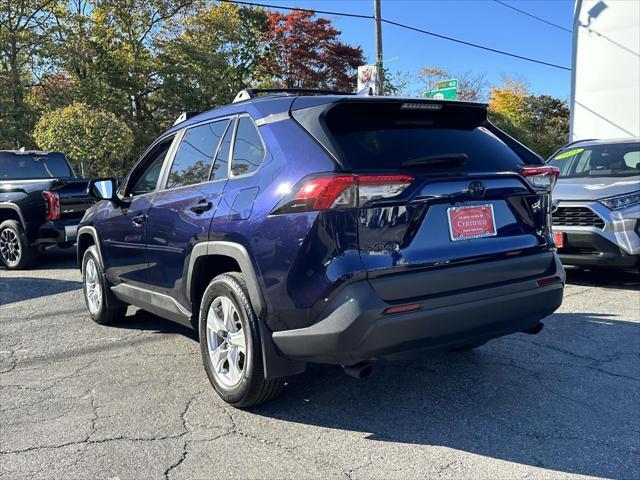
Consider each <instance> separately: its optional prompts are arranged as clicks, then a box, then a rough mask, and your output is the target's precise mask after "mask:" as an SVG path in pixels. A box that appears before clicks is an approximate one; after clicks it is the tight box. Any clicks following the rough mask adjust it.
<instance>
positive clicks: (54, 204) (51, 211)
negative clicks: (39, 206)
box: [42, 191, 60, 220]
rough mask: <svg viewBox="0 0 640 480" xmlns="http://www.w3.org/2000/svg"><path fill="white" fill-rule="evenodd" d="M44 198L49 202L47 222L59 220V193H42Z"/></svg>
mask: <svg viewBox="0 0 640 480" xmlns="http://www.w3.org/2000/svg"><path fill="white" fill-rule="evenodd" d="M42 196H43V197H44V199H45V201H46V202H47V216H46V219H47V220H58V219H59V218H60V197H59V196H58V192H47V191H44V192H42Z"/></svg>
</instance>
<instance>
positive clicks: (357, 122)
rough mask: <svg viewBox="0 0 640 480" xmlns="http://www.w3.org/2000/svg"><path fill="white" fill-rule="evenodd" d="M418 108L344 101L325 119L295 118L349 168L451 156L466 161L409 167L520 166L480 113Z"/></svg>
mask: <svg viewBox="0 0 640 480" xmlns="http://www.w3.org/2000/svg"><path fill="white" fill-rule="evenodd" d="M422 105H424V104H421V103H412V102H404V103H403V102H346V103H342V104H337V105H335V106H333V107H331V108H330V109H329V110H328V112H326V115H324V116H318V115H316V116H315V117H312V116H311V115H305V114H304V112H301V113H299V114H297V115H294V116H295V117H296V118H297V119H299V121H300V122H301V123H302V125H303V126H304V127H305V128H307V130H309V131H312V132H313V131H314V128H315V129H316V130H315V131H316V132H318V134H316V135H314V136H316V137H317V138H319V139H320V141H321V142H322V143H325V144H326V146H327V148H328V149H329V150H330V151H332V152H334V153H335V155H336V156H337V158H338V159H339V160H340V162H341V163H342V164H343V165H344V166H345V167H346V168H348V169H353V170H396V169H398V168H401V167H402V164H403V163H404V162H409V161H419V159H423V160H424V159H425V157H438V156H441V155H445V156H446V155H449V156H451V155H452V154H465V155H466V156H467V157H468V159H467V160H466V163H464V165H446V164H445V165H443V164H442V163H440V165H437V164H435V165H434V164H431V165H429V166H420V167H416V166H414V167H411V168H412V169H419V168H425V169H428V171H442V170H444V171H452V170H453V171H478V172H494V171H512V170H514V169H515V168H517V167H518V166H519V165H522V164H523V163H525V162H524V161H523V160H522V158H520V156H518V154H517V153H516V152H515V151H514V150H512V149H511V148H510V147H509V146H508V145H507V144H506V143H505V142H503V141H502V140H501V139H500V138H498V136H496V135H494V134H493V133H492V131H491V128H493V127H491V126H489V125H488V123H487V120H486V110H485V109H483V108H481V107H472V106H465V105H464V104H460V105H451V104H447V105H444V106H440V109H438V110H429V109H428V108H422V107H421V106H422ZM432 105H433V104H432ZM432 105H428V106H432ZM434 108H438V105H437V104H436V105H435V107H434ZM309 110H311V109H309ZM294 114H295V112H294ZM314 123H315V124H316V125H318V127H314V126H313V124H314ZM318 128H319V129H320V130H318ZM529 153H530V155H531V156H532V158H534V160H535V162H537V163H539V162H540V160H539V159H537V158H536V157H535V155H534V154H533V153H531V152H529Z"/></svg>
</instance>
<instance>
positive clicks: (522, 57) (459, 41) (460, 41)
mask: <svg viewBox="0 0 640 480" xmlns="http://www.w3.org/2000/svg"><path fill="white" fill-rule="evenodd" d="M382 21H383V22H384V23H388V24H390V25H395V26H396V27H402V28H406V29H407V30H413V31H414V32H420V33H424V34H425V35H431V36H432V37H437V38H442V39H444V40H450V41H452V42H456V43H461V44H462V45H468V46H469V47H475V48H479V49H481V50H487V51H489V52H494V53H499V54H500V55H506V56H508V57H513V58H519V59H520V60H526V61H527V62H533V63H539V64H540V65H546V66H548V67H554V68H560V69H562V70H569V71H571V69H570V68H569V67H564V66H562V65H557V64H555V63H549V62H544V61H542V60H536V59H535V58H530V57H524V56H522V55H517V54H515V53H509V52H505V51H503V50H497V49H495V48H491V47H485V46H484V45H479V44H477V43H472V42H467V41H465V40H460V39H458V38H453V37H448V36H446V35H441V34H439V33H435V32H430V31H429V30H423V29H421V28H417V27H412V26H411V25H405V24H404V23H400V22H394V21H392V20H386V19H384V18H383V19H382Z"/></svg>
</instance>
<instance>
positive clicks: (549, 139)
mask: <svg viewBox="0 0 640 480" xmlns="http://www.w3.org/2000/svg"><path fill="white" fill-rule="evenodd" d="M489 118H490V120H491V121H492V122H493V123H494V124H495V125H496V126H498V127H499V128H501V129H502V130H504V131H505V132H507V133H508V134H509V135H511V136H512V137H514V138H516V139H518V140H519V141H521V142H522V143H524V144H525V145H527V146H528V147H530V148H531V149H533V150H534V151H536V152H537V153H538V154H540V155H541V156H543V157H548V156H549V155H551V154H552V153H553V152H554V151H555V150H557V149H558V148H559V147H560V146H562V145H564V144H565V143H566V142H567V140H568V136H569V107H568V105H567V102H566V101H564V100H559V99H557V98H553V97H550V96H548V95H540V96H537V95H532V94H531V93H529V89H528V86H527V85H526V83H524V82H523V81H522V80H518V79H512V78H503V79H502V85H501V86H499V87H493V88H491V97H490V100H489Z"/></svg>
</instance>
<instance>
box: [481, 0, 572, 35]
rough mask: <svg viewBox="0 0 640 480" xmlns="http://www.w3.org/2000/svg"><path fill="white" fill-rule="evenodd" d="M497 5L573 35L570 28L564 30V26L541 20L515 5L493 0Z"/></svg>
mask: <svg viewBox="0 0 640 480" xmlns="http://www.w3.org/2000/svg"><path fill="white" fill-rule="evenodd" d="M493 1H494V2H496V3H499V4H500V5H502V6H504V7H507V8H510V9H511V10H515V11H516V12H519V13H522V14H523V15H526V16H527V17H531V18H535V19H536V20H538V21H540V22H543V23H546V24H547V25H551V26H552V27H556V28H559V29H560V30H564V31H565V32H569V33H573V32H572V31H571V30H569V29H568V28H564V27H563V26H560V25H557V24H555V23H553V22H550V21H548V20H545V19H544V18H540V17H536V16H535V15H533V14H531V13H529V12H525V11H524V10H520V9H519V8H516V7H514V6H513V5H509V4H508V3H505V2H501V1H500V0H493Z"/></svg>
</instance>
